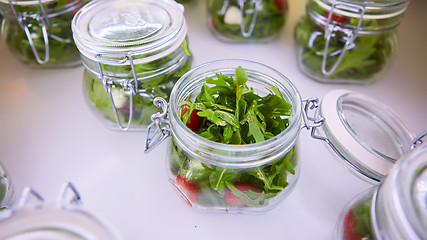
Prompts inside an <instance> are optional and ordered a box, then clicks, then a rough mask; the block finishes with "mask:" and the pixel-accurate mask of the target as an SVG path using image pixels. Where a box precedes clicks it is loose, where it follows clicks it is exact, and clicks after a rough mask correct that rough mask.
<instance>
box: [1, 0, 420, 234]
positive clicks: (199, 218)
mask: <svg viewBox="0 0 427 240" xmlns="http://www.w3.org/2000/svg"><path fill="white" fill-rule="evenodd" d="M289 5H290V11H289V12H290V14H289V18H288V21H287V24H286V27H285V29H284V31H283V33H282V34H281V36H280V38H279V39H277V40H276V41H274V42H271V43H268V44H258V45H245V44H226V43H222V42H220V41H218V40H217V39H215V38H213V37H212V35H211V34H210V32H209V31H208V29H207V24H206V22H207V20H206V6H205V1H200V2H199V3H198V5H196V6H195V7H192V8H190V9H187V10H186V13H185V15H186V17H187V23H188V27H189V30H188V31H189V32H188V36H189V40H190V49H191V51H192V53H193V55H194V57H195V64H194V66H196V65H199V64H201V63H204V62H207V61H211V60H218V59H225V58H241V59H248V60H254V61H258V62H261V63H264V64H266V65H269V66H271V67H273V68H275V69H277V70H279V71H280V72H282V73H283V74H285V75H286V76H287V77H288V78H289V79H291V81H293V83H294V84H295V85H296V87H297V88H298V89H299V91H300V93H301V95H302V97H303V98H306V97H313V96H317V97H319V98H321V97H322V96H323V95H324V94H325V93H326V92H327V91H329V90H332V89H335V88H347V89H350V90H355V91H358V92H361V93H365V94H366V95H368V96H371V97H374V98H376V99H378V100H379V101H381V102H383V103H385V104H386V105H388V106H390V107H391V108H392V109H393V110H394V111H395V112H396V113H397V114H398V115H399V116H400V118H401V119H402V120H403V121H404V122H405V123H406V124H407V125H408V126H409V127H410V128H411V129H412V130H413V132H414V133H416V134H418V133H420V132H422V131H423V130H424V129H426V128H427V107H426V104H427V77H426V70H427V60H426V57H427V46H426V43H427V40H426V38H427V27H426V25H427V15H426V14H425V11H426V10H427V1H425V0H412V2H411V3H410V5H409V8H408V9H407V11H406V16H405V18H404V20H403V22H402V24H401V25H400V27H399V31H398V32H399V36H400V44H399V47H400V49H399V51H398V54H397V57H396V59H395V61H394V62H393V63H392V65H391V67H390V69H389V71H388V72H387V73H386V74H385V75H384V76H383V78H382V79H380V80H379V81H378V82H376V83H374V84H372V85H367V86H347V85H327V84H320V83H317V82H314V81H312V80H310V79H308V78H307V77H305V76H304V75H302V74H301V73H300V72H299V70H298V68H297V64H296V60H295V54H294V49H293V30H294V26H295V23H296V21H297V20H298V18H299V16H300V15H301V14H302V13H303V12H304V6H305V1H301V0H291V1H290V3H289ZM82 73H83V67H78V68H74V69H65V70H34V69H29V68H28V67H26V66H24V65H22V64H21V63H19V62H18V61H17V60H15V58H14V57H13V56H12V55H11V53H10V52H9V51H8V50H7V48H6V46H5V44H4V42H1V43H0V161H1V162H2V163H3V164H4V165H5V166H6V168H7V169H8V170H9V172H10V175H12V177H13V181H14V185H15V189H16V192H17V193H18V194H19V193H20V192H21V191H22V189H23V188H24V187H25V186H31V187H33V188H34V189H35V190H37V191H38V192H39V193H40V194H42V195H43V196H44V197H45V199H46V200H47V201H55V200H56V196H57V193H58V191H59V189H60V187H61V186H62V184H63V183H64V182H66V181H71V182H73V183H74V184H75V185H76V187H77V188H78V190H79V191H80V193H81V195H82V198H83V203H84V207H85V208H86V209H87V210H88V211H90V212H92V213H94V214H95V215H97V216H98V217H100V218H101V219H103V220H105V221H107V222H108V223H110V224H111V225H112V226H113V227H114V228H115V229H117V231H118V232H119V233H120V234H121V235H122V236H123V237H124V238H126V239H330V238H331V236H332V233H333V228H334V225H335V223H336V221H337V218H338V215H339V212H340V210H341V209H342V207H343V206H344V205H345V203H346V202H348V201H349V200H350V199H351V198H353V197H354V196H355V195H357V194H358V193H360V192H362V191H363V190H364V189H367V188H369V187H370V185H369V184H367V183H364V182H362V181H361V180H359V179H358V178H356V177H354V176H353V175H351V174H350V173H349V172H347V171H346V170H345V169H344V168H343V167H342V165H341V164H340V163H338V161H337V159H336V157H334V156H332V155H331V153H330V152H329V150H327V148H326V147H325V146H324V144H323V143H322V142H320V141H317V140H313V139H311V138H310V136H309V132H308V131H305V130H303V131H302V132H301V136H300V144H301V145H300V146H301V147H300V150H301V155H300V157H301V158H300V163H301V164H302V171H301V176H300V179H299V181H298V183H297V186H296V188H295V190H294V191H293V192H292V193H291V195H290V196H289V197H288V198H287V199H285V200H284V201H283V202H282V203H281V204H280V205H279V206H278V207H277V208H275V209H273V210H272V211H270V212H268V213H265V214H262V215H242V214H219V213H217V214H212V213H209V214H206V213H200V212H197V211H196V210H194V209H191V208H190V207H188V206H187V204H186V203H185V202H184V201H183V200H181V199H180V197H179V196H178V195H177V194H176V193H175V192H174V190H173V189H172V187H171V186H170V185H169V183H168V181H167V177H166V167H165V157H166V156H165V153H166V144H162V145H161V146H160V147H157V148H156V149H155V150H154V151H153V152H151V153H150V154H149V155H144V153H143V147H144V139H145V134H144V133H141V132H127V133H124V132H119V131H117V132H115V131H111V130H108V129H106V128H105V127H104V126H103V125H102V124H100V122H99V121H98V119H97V118H95V116H94V115H93V114H92V112H90V111H89V109H88V107H87V106H86V103H85V102H84V100H83V95H82Z"/></svg>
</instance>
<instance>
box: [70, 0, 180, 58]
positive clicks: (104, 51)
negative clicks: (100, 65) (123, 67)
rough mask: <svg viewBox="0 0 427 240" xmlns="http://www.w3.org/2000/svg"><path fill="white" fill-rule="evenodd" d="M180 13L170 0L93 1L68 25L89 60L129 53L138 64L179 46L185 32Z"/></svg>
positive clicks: (168, 52)
mask: <svg viewBox="0 0 427 240" xmlns="http://www.w3.org/2000/svg"><path fill="white" fill-rule="evenodd" d="M183 12H184V8H183V6H182V5H181V4H178V3H176V2H175V1H172V0H137V1H130V0H125V1H123V0H94V1H91V2H90V3H88V4H86V5H85V6H83V7H82V8H81V9H80V10H79V11H78V12H77V13H76V14H75V16H74V18H73V20H72V24H71V28H72V31H73V38H74V41H75V43H76V46H77V48H78V49H79V51H80V53H81V54H82V55H84V56H85V57H87V58H89V59H91V60H94V61H96V60H97V59H96V56H97V55H102V56H104V57H106V58H107V59H108V58H109V59H111V58H112V59H116V58H120V57H121V58H123V57H124V56H126V55H129V54H130V55H132V56H137V57H134V59H137V58H138V61H139V62H141V63H142V62H145V61H148V60H147V59H146V58H150V61H152V60H153V58H154V60H155V59H160V58H162V57H164V56H167V55H168V54H170V53H171V52H173V51H174V50H176V49H177V48H178V47H179V46H180V45H181V43H182V42H183V41H184V39H185V37H186V34H187V25H186V22H185V17H184V14H183ZM138 56H139V57H138Z"/></svg>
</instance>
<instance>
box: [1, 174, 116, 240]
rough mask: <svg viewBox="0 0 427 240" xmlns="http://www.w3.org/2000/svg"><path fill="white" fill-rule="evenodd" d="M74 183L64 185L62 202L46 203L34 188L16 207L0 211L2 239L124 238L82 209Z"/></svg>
mask: <svg viewBox="0 0 427 240" xmlns="http://www.w3.org/2000/svg"><path fill="white" fill-rule="evenodd" d="M81 203H82V201H81V197H80V194H79V193H78V191H77V189H76V188H75V187H74V185H73V184H71V183H67V184H65V185H64V187H63V189H62V191H61V193H60V195H59V196H58V201H57V202H56V204H54V203H46V202H45V201H44V199H43V197H42V196H41V195H40V194H39V193H37V192H36V191H35V190H33V189H32V188H28V187H27V188H25V189H24V191H23V192H22V195H21V197H20V199H19V201H18V203H17V204H16V205H14V206H13V207H12V208H10V209H6V210H3V211H0V238H1V239H10V240H12V239H28V240H33V239H34V240H36V239H70V240H71V239H76V240H77V239H102V240H118V239H122V238H121V236H119V234H117V233H116V232H115V231H114V230H113V229H112V227H110V226H108V225H107V224H106V223H105V222H104V221H101V220H99V219H98V218H97V217H95V216H94V215H92V214H91V213H89V212H88V211H87V210H85V209H84V208H82V207H81Z"/></svg>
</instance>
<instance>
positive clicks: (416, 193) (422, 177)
mask: <svg viewBox="0 0 427 240" xmlns="http://www.w3.org/2000/svg"><path fill="white" fill-rule="evenodd" d="M420 148H421V149H420V150H418V149H417V150H418V151H412V152H411V153H409V154H408V155H407V156H406V157H405V158H404V159H402V160H400V161H399V162H398V163H397V164H396V165H395V166H394V168H393V170H392V171H391V173H390V174H389V175H388V176H387V177H386V178H385V180H384V182H383V183H382V184H381V185H380V187H379V190H378V192H377V194H376V196H375V197H374V199H373V204H372V207H373V209H372V218H373V223H374V227H373V229H374V232H375V234H376V236H377V239H392V240H393V239H421V238H423V236H427V203H426V202H425V199H426V198H427V191H426V186H427V145H426V144H424V146H422V147H420Z"/></svg>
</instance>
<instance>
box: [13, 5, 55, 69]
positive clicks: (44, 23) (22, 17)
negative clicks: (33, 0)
mask: <svg viewBox="0 0 427 240" xmlns="http://www.w3.org/2000/svg"><path fill="white" fill-rule="evenodd" d="M9 5H10V8H11V9H12V12H13V14H14V15H15V17H16V19H17V21H18V23H19V26H20V27H21V29H22V30H24V32H25V35H26V36H27V39H28V42H29V43H30V46H31V50H32V51H33V54H34V57H35V58H36V61H37V62H38V63H39V64H45V63H47V62H48V61H49V34H48V32H47V29H48V28H49V20H48V18H47V14H46V10H45V9H44V7H43V4H42V0H39V6H40V10H41V13H42V14H41V15H40V14H39V13H37V14H35V15H34V14H31V15H30V14H18V13H17V12H16V10H15V7H14V6H13V3H12V0H9ZM27 18H31V19H34V20H36V21H37V22H38V23H39V26H40V27H41V29H42V35H43V41H44V47H45V57H44V59H41V58H40V56H39V54H38V53H37V49H36V47H35V44H34V42H33V37H32V36H31V35H32V34H31V32H30V30H29V28H28V26H29V25H30V24H29V23H27Z"/></svg>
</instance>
